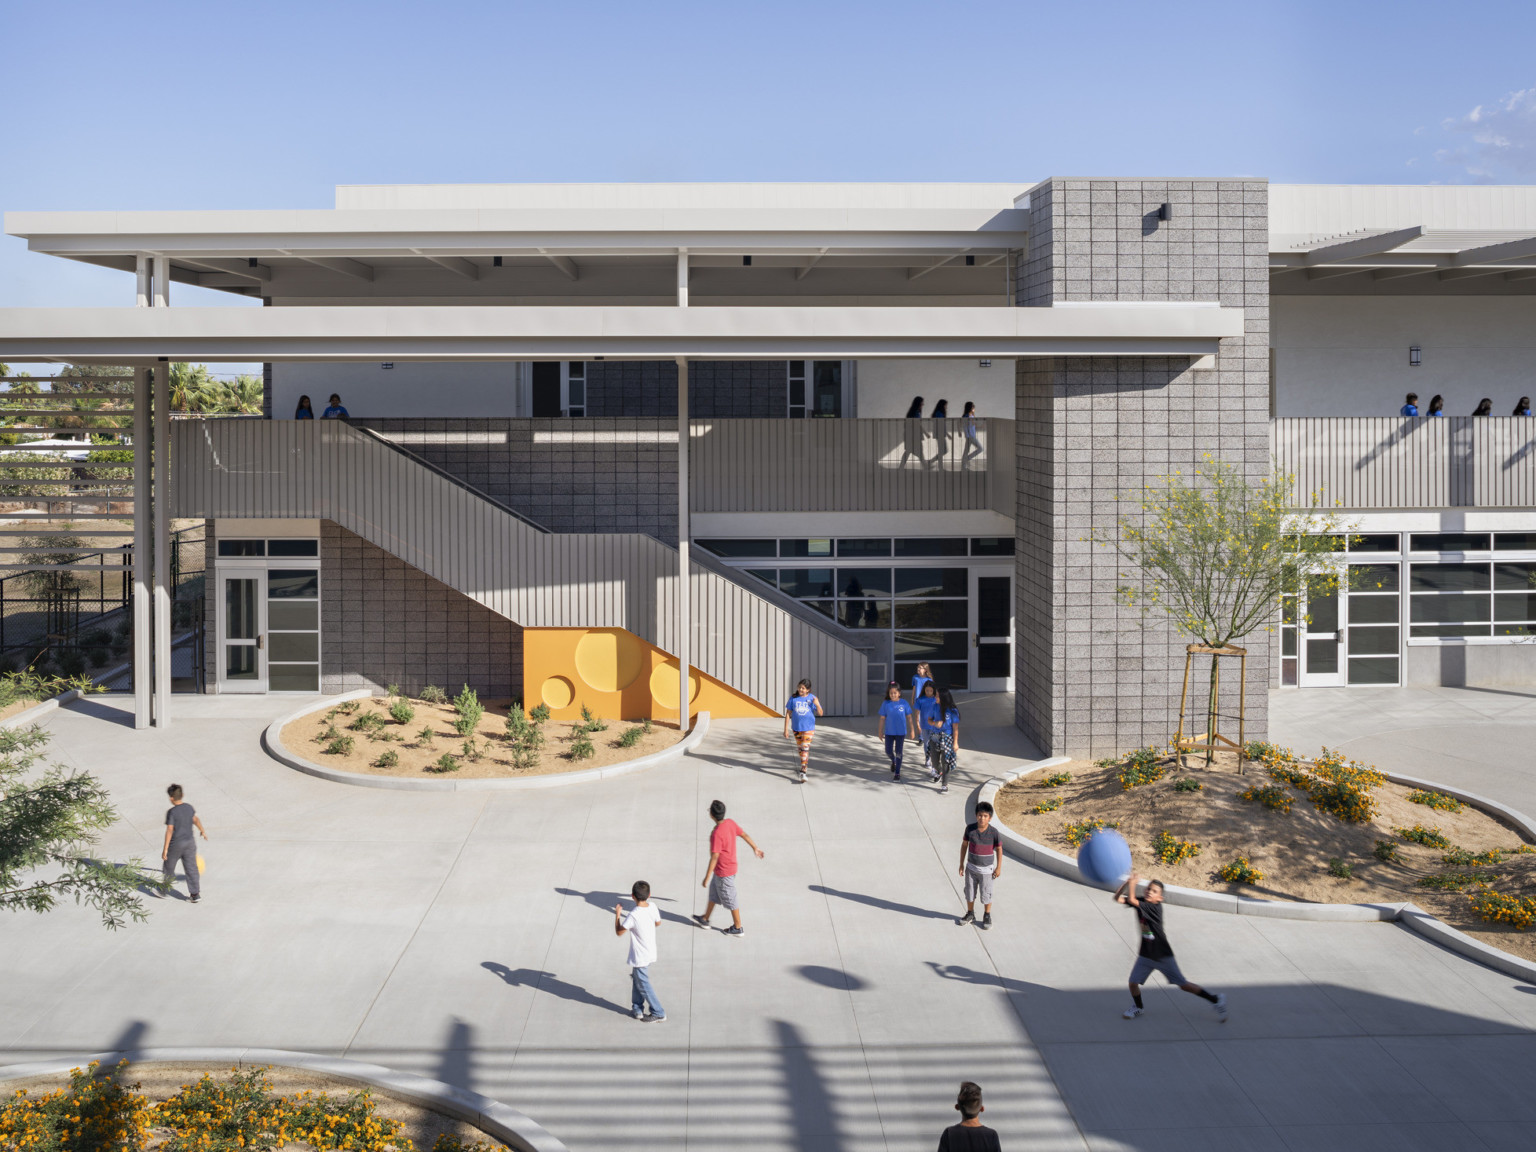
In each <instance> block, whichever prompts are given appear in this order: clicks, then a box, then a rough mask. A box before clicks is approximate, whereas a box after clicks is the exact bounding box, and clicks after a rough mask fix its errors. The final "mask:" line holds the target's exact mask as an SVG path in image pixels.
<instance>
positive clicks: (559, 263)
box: [539, 248, 581, 280]
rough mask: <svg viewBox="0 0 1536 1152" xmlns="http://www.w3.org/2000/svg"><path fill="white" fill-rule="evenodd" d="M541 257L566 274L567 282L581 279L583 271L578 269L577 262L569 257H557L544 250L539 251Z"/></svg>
mask: <svg viewBox="0 0 1536 1152" xmlns="http://www.w3.org/2000/svg"><path fill="white" fill-rule="evenodd" d="M539 255H540V256H542V257H544V259H546V260H548V261H549V262H550V263H551V264H553V265H554V266H555V267H556V268H558V269H560V271H561V272H562V273H564V274H565V278H566V279H567V280H579V279H581V269H580V268H578V267H576V261H574V260H572V259H571V258H570V257H569V256H557V255H555V254H554V253H551V252H546V251H544V249H542V248H540V249H539Z"/></svg>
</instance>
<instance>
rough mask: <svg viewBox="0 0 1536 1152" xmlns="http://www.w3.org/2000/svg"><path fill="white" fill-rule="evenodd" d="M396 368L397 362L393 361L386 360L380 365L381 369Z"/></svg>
mask: <svg viewBox="0 0 1536 1152" xmlns="http://www.w3.org/2000/svg"><path fill="white" fill-rule="evenodd" d="M394 366H395V362H394V361H393V360H386V361H384V363H382V364H380V365H379V367H380V368H393V367H394Z"/></svg>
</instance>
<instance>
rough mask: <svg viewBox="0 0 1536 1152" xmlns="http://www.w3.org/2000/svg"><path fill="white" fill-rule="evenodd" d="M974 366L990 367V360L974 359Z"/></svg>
mask: <svg viewBox="0 0 1536 1152" xmlns="http://www.w3.org/2000/svg"><path fill="white" fill-rule="evenodd" d="M976 366H977V367H978V368H990V367H992V361H990V360H978V361H976Z"/></svg>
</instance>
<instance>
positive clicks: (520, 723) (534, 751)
mask: <svg viewBox="0 0 1536 1152" xmlns="http://www.w3.org/2000/svg"><path fill="white" fill-rule="evenodd" d="M506 739H507V742H508V743H509V744H510V745H511V746H512V767H514V768H516V769H517V770H518V771H527V770H528V769H529V768H532V767H533V766H534V765H535V764H537V763H538V759H539V749H540V748H541V747H543V744H544V733H543V732H542V731H541V730H540V729H539V726H538V725H537V724H535V723H534V722H533V721H532V720H530V719H529V718H528V715H527V713H525V712H524V711H523V706H522V705H521V704H514V705H512V707H511V708H509V709H508V710H507V735H506Z"/></svg>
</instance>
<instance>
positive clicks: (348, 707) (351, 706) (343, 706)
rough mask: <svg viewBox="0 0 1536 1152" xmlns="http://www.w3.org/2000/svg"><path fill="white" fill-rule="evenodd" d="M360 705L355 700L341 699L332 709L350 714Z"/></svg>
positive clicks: (346, 714) (345, 714) (344, 714)
mask: <svg viewBox="0 0 1536 1152" xmlns="http://www.w3.org/2000/svg"><path fill="white" fill-rule="evenodd" d="M361 707H362V705H361V704H359V703H358V702H357V701H356V700H343V701H342V702H341V703H340V704H338V705H336V707H335V709H334V711H337V712H340V713H341V714H342V715H343V716H350V715H352V713H354V712H356V711H357V710H358V709H359V708H361Z"/></svg>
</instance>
